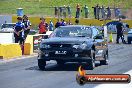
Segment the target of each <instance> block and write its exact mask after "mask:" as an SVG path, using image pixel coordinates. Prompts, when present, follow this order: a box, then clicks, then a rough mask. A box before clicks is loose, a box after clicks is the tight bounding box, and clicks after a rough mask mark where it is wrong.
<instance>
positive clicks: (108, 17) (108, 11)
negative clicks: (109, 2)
mask: <svg viewBox="0 0 132 88" xmlns="http://www.w3.org/2000/svg"><path fill="white" fill-rule="evenodd" d="M110 18H111V10H110V7H108V8H107V19H110Z"/></svg>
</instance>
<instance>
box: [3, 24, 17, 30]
mask: <svg viewBox="0 0 132 88" xmlns="http://www.w3.org/2000/svg"><path fill="white" fill-rule="evenodd" d="M14 26H15V24H3V25H2V26H1V29H3V28H14Z"/></svg>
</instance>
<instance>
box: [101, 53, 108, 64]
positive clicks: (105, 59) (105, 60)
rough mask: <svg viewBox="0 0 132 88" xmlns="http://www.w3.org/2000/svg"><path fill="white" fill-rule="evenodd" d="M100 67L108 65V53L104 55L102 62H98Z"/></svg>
mask: <svg viewBox="0 0 132 88" xmlns="http://www.w3.org/2000/svg"><path fill="white" fill-rule="evenodd" d="M100 65H108V51H107V52H106V54H105V55H104V60H101V61H100Z"/></svg>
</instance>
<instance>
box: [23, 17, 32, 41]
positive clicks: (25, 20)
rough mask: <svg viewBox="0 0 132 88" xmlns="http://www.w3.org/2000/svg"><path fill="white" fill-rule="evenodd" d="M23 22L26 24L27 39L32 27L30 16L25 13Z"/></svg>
mask: <svg viewBox="0 0 132 88" xmlns="http://www.w3.org/2000/svg"><path fill="white" fill-rule="evenodd" d="M23 23H24V25H25V31H24V33H25V39H26V37H27V35H28V34H29V32H30V29H31V22H30V21H29V20H28V17H27V16H26V15H23Z"/></svg>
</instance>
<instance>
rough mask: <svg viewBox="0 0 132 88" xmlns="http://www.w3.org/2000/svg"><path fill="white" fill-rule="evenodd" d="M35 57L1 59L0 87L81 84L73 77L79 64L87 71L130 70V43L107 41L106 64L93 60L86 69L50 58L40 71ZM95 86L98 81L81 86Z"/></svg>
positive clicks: (45, 87) (67, 87) (49, 87)
mask: <svg viewBox="0 0 132 88" xmlns="http://www.w3.org/2000/svg"><path fill="white" fill-rule="evenodd" d="M36 58H37V57H33V58H27V59H22V60H16V61H12V62H7V63H3V64H2V63H1V64H0V88H71V87H73V88H81V87H82V86H80V85H78V84H77V83H76V78H75V77H76V74H77V70H78V67H79V66H80V65H83V67H84V68H85V69H86V72H87V73H88V74H113V73H114V74H120V73H125V72H127V71H129V70H131V69H132V64H131V63H132V45H127V44H125V45H124V44H109V65H102V66H100V65H99V63H98V62H97V64H96V68H95V69H94V70H89V69H87V67H86V66H85V63H82V64H81V63H66V64H65V65H64V66H61V67H60V66H58V65H57V64H56V62H55V61H50V62H47V66H46V70H45V71H40V70H39V69H38V66H37V59H36ZM96 86H98V84H86V85H84V86H83V88H92V87H96Z"/></svg>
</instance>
